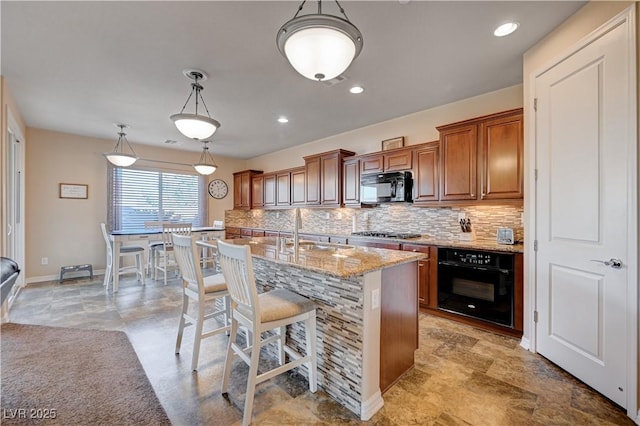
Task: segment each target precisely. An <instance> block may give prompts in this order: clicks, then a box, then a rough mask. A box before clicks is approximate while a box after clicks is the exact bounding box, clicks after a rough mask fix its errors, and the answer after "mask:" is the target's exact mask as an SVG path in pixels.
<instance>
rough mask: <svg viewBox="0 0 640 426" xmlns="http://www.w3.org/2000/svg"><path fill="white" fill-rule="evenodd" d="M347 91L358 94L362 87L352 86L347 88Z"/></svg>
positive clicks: (362, 89)
mask: <svg viewBox="0 0 640 426" xmlns="http://www.w3.org/2000/svg"><path fill="white" fill-rule="evenodd" d="M349 92H350V93H353V94H354V95H359V94H360V93H362V92H364V87H362V86H353V87H352V88H351V89H349Z"/></svg>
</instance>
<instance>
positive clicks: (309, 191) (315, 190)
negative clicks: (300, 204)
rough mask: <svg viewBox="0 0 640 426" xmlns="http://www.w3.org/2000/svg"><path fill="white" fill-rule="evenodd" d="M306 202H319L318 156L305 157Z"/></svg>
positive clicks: (313, 203) (312, 203) (315, 203)
mask: <svg viewBox="0 0 640 426" xmlns="http://www.w3.org/2000/svg"><path fill="white" fill-rule="evenodd" d="M305 171H306V191H305V194H306V197H305V198H306V200H307V204H310V205H317V204H320V156H313V157H305Z"/></svg>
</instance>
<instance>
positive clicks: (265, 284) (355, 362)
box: [205, 238, 424, 420]
mask: <svg viewBox="0 0 640 426" xmlns="http://www.w3.org/2000/svg"><path fill="white" fill-rule="evenodd" d="M228 241H229V242H234V243H235V244H249V245H250V247H251V249H252V260H253V267H254V273H255V277H256V285H257V286H258V292H259V293H260V292H264V291H269V290H271V289H274V288H285V289H288V290H291V291H294V292H296V293H298V294H300V295H302V296H305V297H307V298H309V299H312V300H314V301H315V302H316V303H317V305H318V309H317V358H318V386H319V388H321V389H322V390H324V391H325V392H326V393H327V394H329V395H330V396H331V397H332V398H333V399H335V400H336V401H337V402H339V403H340V404H342V405H343V406H345V407H347V408H348V409H349V410H351V411H352V412H354V413H355V414H356V415H358V416H359V417H360V419H361V420H368V419H370V418H371V417H372V416H373V415H374V414H375V413H376V412H377V411H378V410H379V409H380V408H382V406H383V404H384V401H383V399H382V392H384V391H385V390H386V389H388V388H389V387H391V386H392V385H393V384H394V383H395V381H397V380H398V379H399V377H400V376H401V375H402V374H403V373H404V372H406V371H407V370H409V369H411V368H412V367H413V363H414V358H413V357H414V351H415V350H416V349H417V344H418V296H417V295H418V284H417V282H418V265H417V261H418V260H419V259H421V258H422V257H424V255H422V254H421V253H413V252H401V251H395V250H385V249H377V248H369V247H353V246H338V245H331V244H320V243H315V244H314V243H307V244H304V242H301V244H300V247H301V248H299V251H298V253H294V252H293V249H292V248H290V247H288V246H287V245H286V244H283V242H282V241H280V240H277V239H275V238H252V239H236V240H228ZM205 244H206V243H205ZM304 342H305V339H304V328H303V327H302V326H301V325H300V324H296V325H294V326H292V327H289V329H288V331H287V343H288V344H289V345H291V346H293V347H294V348H296V350H298V351H299V352H301V353H305V350H306V349H305V343H304ZM269 346H272V345H269ZM269 346H267V348H265V349H266V350H267V351H270V352H271V355H273V356H274V357H275V356H276V352H275V348H270V347H269ZM298 371H299V372H300V373H301V374H302V375H304V376H305V377H308V374H307V371H306V368H305V367H304V366H301V367H299V368H298Z"/></svg>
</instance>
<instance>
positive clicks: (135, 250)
mask: <svg viewBox="0 0 640 426" xmlns="http://www.w3.org/2000/svg"><path fill="white" fill-rule="evenodd" d="M100 228H101V229H102V236H103V237H104V242H105V244H106V245H107V265H106V267H105V271H104V283H103V285H104V288H105V291H107V292H109V283H111V282H112V281H113V279H112V278H113V275H114V274H126V273H129V272H131V271H132V270H135V271H136V277H137V279H138V281H140V282H141V284H142V285H144V284H145V283H144V275H145V274H144V266H145V262H144V247H140V246H123V247H121V248H120V256H119V258H118V259H114V258H113V241H111V238H110V237H109V233H108V232H107V226H106V225H105V224H104V223H101V224H100ZM131 256H133V257H134V259H135V266H121V265H120V260H121V259H123V258H126V257H131Z"/></svg>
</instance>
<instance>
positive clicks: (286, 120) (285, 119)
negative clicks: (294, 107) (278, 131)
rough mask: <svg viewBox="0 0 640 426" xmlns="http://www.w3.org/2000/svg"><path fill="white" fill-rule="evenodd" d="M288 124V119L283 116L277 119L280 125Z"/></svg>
mask: <svg viewBox="0 0 640 426" xmlns="http://www.w3.org/2000/svg"><path fill="white" fill-rule="evenodd" d="M288 122H289V119H288V118H287V117H285V116H282V117H278V123H280V124H287V123H288Z"/></svg>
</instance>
